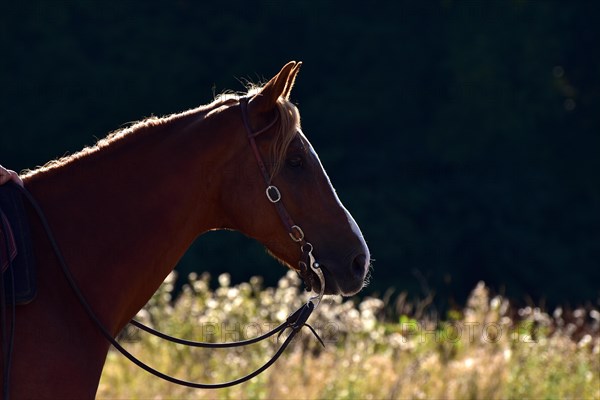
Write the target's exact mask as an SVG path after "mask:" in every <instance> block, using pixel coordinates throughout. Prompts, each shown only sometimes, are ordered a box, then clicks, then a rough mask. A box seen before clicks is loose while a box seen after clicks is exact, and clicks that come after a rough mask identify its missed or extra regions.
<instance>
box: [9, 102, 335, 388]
mask: <svg viewBox="0 0 600 400" xmlns="http://www.w3.org/2000/svg"><path fill="white" fill-rule="evenodd" d="M248 101H249V99H248V98H246V97H243V98H241V99H240V109H241V112H242V119H243V121H244V126H245V129H246V132H247V136H248V140H249V143H250V147H251V148H252V151H253V153H254V156H255V158H256V161H257V163H258V166H259V169H260V172H261V174H262V175H263V178H264V179H265V183H266V185H267V187H266V189H265V193H266V196H267V199H268V200H269V201H270V202H271V203H273V204H274V205H275V208H276V210H277V213H278V215H279V217H280V219H281V221H282V223H283V225H284V227H285V228H286V229H287V231H288V233H289V236H290V238H291V239H292V240H293V241H294V242H296V243H298V245H299V246H300V251H301V253H302V257H301V260H300V261H299V263H298V267H299V273H300V275H301V276H302V277H303V278H304V280H305V283H306V284H307V285H308V286H309V287H310V286H311V280H312V278H311V277H310V276H309V274H310V272H309V271H312V272H313V273H314V274H315V275H316V276H317V277H318V278H319V281H320V282H319V283H320V286H319V289H320V290H319V293H318V294H317V295H315V296H313V297H311V298H310V299H309V300H308V301H307V302H306V303H305V304H304V305H303V306H301V307H300V308H299V309H298V310H296V311H295V312H293V313H292V314H290V316H289V317H288V318H287V319H286V320H285V321H284V322H283V323H282V324H280V325H279V326H277V327H276V328H274V329H272V330H271V331H269V332H267V333H265V334H263V335H261V336H258V337H256V338H253V339H248V340H242V341H237V342H227V343H206V342H196V341H191V340H184V339H179V338H175V337H172V336H169V335H167V334H164V333H162V332H159V331H157V330H155V329H153V328H150V327H148V326H146V325H144V324H142V323H141V322H139V321H136V320H131V321H130V324H132V325H133V326H135V327H137V328H139V329H142V330H144V331H146V332H148V333H150V334H152V335H155V336H157V337H159V338H161V339H164V340H167V341H170V342H173V343H177V344H181V345H185V346H190V347H203V348H213V349H214V348H232V347H241V346H247V345H250V344H253V343H258V342H260V341H263V340H265V339H268V338H269V337H271V336H273V335H277V338H279V337H280V336H281V335H282V334H283V333H284V332H285V331H286V330H287V329H290V330H291V331H290V334H289V335H288V336H287V337H286V338H285V340H284V342H283V343H282V344H281V346H280V347H279V349H278V350H277V351H276V352H275V354H274V355H273V356H272V357H271V358H270V359H269V360H268V361H267V362H266V363H265V364H264V365H263V366H261V367H260V368H258V369H257V370H255V371H254V372H251V373H249V374H248V375H246V376H243V377H241V378H238V379H235V380H233V381H229V382H223V383H215V384H210V383H198V382H190V381H186V380H182V379H179V378H175V377H172V376H169V375H167V374H164V373H162V372H160V371H158V370H156V369H154V368H152V367H150V366H149V365H147V364H145V363H144V362H142V361H140V360H139V359H138V358H136V357H135V356H134V355H133V354H131V353H130V352H128V351H127V350H126V349H125V348H124V347H123V346H121V344H120V343H119V342H117V341H116V340H115V338H114V337H113V336H112V334H111V333H110V332H109V331H108V329H107V328H106V327H105V326H104V324H103V323H102V321H100V319H99V318H98V316H97V315H96V313H95V312H94V310H93V309H92V307H91V305H90V304H89V302H88V301H87V300H86V298H85V296H84V295H83V293H82V292H81V290H80V289H79V285H78V284H77V282H76V281H75V278H74V277H73V275H72V273H71V270H70V269H69V267H68V265H67V263H66V261H65V258H64V257H63V255H62V251H61V250H60V248H59V246H58V243H57V242H56V240H55V238H54V235H53V233H52V230H51V229H50V225H49V224H48V221H47V219H46V217H45V214H44V212H43V211H42V209H41V207H40V205H39V204H38V202H37V201H36V200H35V198H34V197H33V196H32V195H31V193H30V192H29V191H28V190H27V189H25V188H23V187H21V186H18V185H15V186H17V187H18V188H19V190H20V191H21V193H22V194H23V195H24V197H25V198H26V199H27V200H28V201H29V203H30V204H31V206H32V207H33V209H34V211H35V212H36V214H37V216H38V218H39V219H40V222H41V224H42V227H43V228H44V231H45V233H46V235H47V237H48V240H49V242H50V245H51V247H52V249H53V251H54V253H55V255H56V258H57V260H58V263H59V264H60V266H61V269H62V272H63V274H64V275H65V278H66V279H67V282H68V283H69V285H70V286H71V289H72V290H73V292H74V294H75V296H76V297H77V299H78V300H79V302H80V303H81V305H82V307H83V308H84V310H85V312H86V313H87V314H88V316H89V317H90V319H91V320H92V321H93V322H94V324H95V325H96V327H97V328H98V330H99V331H100V333H101V334H102V336H104V338H105V339H106V340H107V341H108V342H109V343H110V344H111V345H112V346H113V347H114V348H115V349H117V350H118V351H119V352H120V353H121V354H123V355H124V356H125V357H126V358H128V359H129V360H130V361H131V362H133V363H134V364H135V365H137V366H138V367H140V368H142V369H143V370H145V371H147V372H149V373H151V374H153V375H155V376H157V377H159V378H161V379H164V380H166V381H169V382H171V383H175V384H178V385H182V386H187V387H192V388H198V389H219V388H225V387H229V386H234V385H238V384H240V383H243V382H246V381H248V380H250V379H252V378H254V377H255V376H257V375H259V374H260V373H262V372H263V371H265V370H266V369H267V368H269V367H270V366H271V365H273V363H275V361H276V360H277V359H278V358H279V357H280V356H281V354H282V353H283V352H284V351H285V349H286V348H287V347H288V346H289V344H290V343H291V342H292V340H293V339H294V337H295V336H296V334H298V332H300V330H301V329H302V328H303V327H304V326H307V327H308V328H309V329H310V330H311V332H312V333H313V334H314V335H315V337H316V338H317V339H318V340H319V342H320V343H321V344H322V345H323V346H324V343H323V341H322V340H321V338H320V337H319V335H318V334H317V333H316V331H315V330H314V329H313V328H312V327H311V326H310V325H308V324H307V323H306V321H307V320H308V318H309V317H310V315H311V314H312V312H313V311H314V310H315V309H316V307H317V306H318V305H319V304H320V302H321V299H322V297H323V294H324V291H325V277H324V276H323V272H322V271H321V268H320V266H319V264H318V263H317V262H316V261H315V257H314V255H313V246H312V244H311V243H310V242H308V241H307V240H306V238H305V236H304V232H303V231H302V228H300V226H298V225H297V224H295V223H294V221H293V220H292V218H291V217H290V215H289V213H288V212H287V210H286V208H285V206H284V205H283V203H282V202H281V192H280V191H279V189H278V188H277V187H276V186H274V185H272V184H271V182H270V178H269V174H268V172H267V169H266V167H265V164H264V162H263V160H262V157H261V155H260V152H259V150H258V146H257V145H256V140H255V137H256V136H258V135H259V134H261V133H263V132H266V131H267V130H269V129H270V128H271V127H272V126H273V125H274V124H275V123H276V122H277V117H276V118H275V120H274V121H273V122H271V123H270V124H269V125H268V126H267V127H265V128H263V129H261V130H260V131H258V132H252V129H251V127H250V124H249V121H248ZM13 315H14V311H13ZM13 326H14V323H13ZM11 353H12V346H11V348H9V349H8V351H7V354H8V356H10V354H11ZM5 372H6V371H5ZM6 375H8V374H6ZM3 383H4V393H5V397H4V398H5V399H6V400H7V399H8V393H9V390H8V385H9V384H10V382H9V381H8V380H4V382H3Z"/></svg>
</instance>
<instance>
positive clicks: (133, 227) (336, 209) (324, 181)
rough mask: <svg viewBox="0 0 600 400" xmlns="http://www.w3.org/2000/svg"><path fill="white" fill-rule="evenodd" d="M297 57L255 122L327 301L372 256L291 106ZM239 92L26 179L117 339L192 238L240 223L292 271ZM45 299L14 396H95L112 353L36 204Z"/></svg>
mask: <svg viewBox="0 0 600 400" xmlns="http://www.w3.org/2000/svg"><path fill="white" fill-rule="evenodd" d="M299 67H300V63H296V62H290V63H288V64H287V65H285V66H284V67H283V69H282V70H281V71H280V72H279V73H278V74H277V75H276V76H275V77H274V78H272V79H271V80H270V81H269V82H268V83H267V84H265V85H264V86H262V87H257V88H253V89H251V90H250V91H249V92H248V93H247V94H246V95H245V98H248V99H249V100H248V103H247V110H246V111H245V112H247V124H248V125H249V128H250V129H252V131H253V132H256V137H255V140H256V145H257V150H258V152H259V154H261V155H262V157H263V158H264V159H265V161H266V162H265V164H266V165H267V168H268V171H269V180H272V182H273V183H272V184H273V185H276V186H277V187H278V189H279V192H280V193H281V196H282V200H281V201H282V203H283V204H284V205H285V208H286V209H287V211H288V212H289V215H290V216H291V217H292V218H293V219H294V222H295V223H297V224H298V225H299V226H301V227H302V230H303V232H304V235H306V237H307V238H308V239H309V240H310V242H311V243H312V245H313V246H314V252H315V254H316V256H317V257H318V259H319V263H320V264H321V266H322V271H323V272H324V276H325V282H326V283H325V292H326V293H327V294H341V295H352V294H354V293H357V292H358V291H359V290H360V289H361V288H362V287H363V285H364V280H365V276H366V274H367V270H368V267H369V260H370V256H369V250H368V249H367V246H366V244H365V241H364V239H363V236H362V234H361V232H360V230H359V228H358V226H357V224H356V223H355V221H354V219H353V218H352V216H351V215H350V214H349V212H348V211H347V210H346V209H345V208H344V206H343V205H342V203H341V202H340V200H339V199H338V197H337V195H336V193H335V191H334V189H333V188H332V186H331V183H330V181H329V178H328V177H327V175H326V173H325V171H324V170H323V167H322V165H321V163H320V161H319V158H318V157H317V154H316V153H315V151H314V149H313V148H312V146H311V145H310V143H309V141H308V140H307V138H306V137H305V136H304V134H303V133H302V131H301V129H300V120H299V114H298V110H297V108H296V107H295V106H294V105H293V104H292V103H291V102H290V101H289V94H290V91H291V89H292V87H293V85H294V81H295V78H296V75H297V73H298V70H299ZM241 99H242V97H241V96H237V95H223V96H220V97H219V98H217V99H216V100H215V101H214V102H213V103H211V104H208V105H206V106H202V107H199V108H196V109H192V110H188V111H185V112H183V113H180V114H175V115H171V116H168V117H165V118H150V119H147V120H145V121H142V122H139V123H136V124H134V125H132V126H131V127H128V128H125V129H123V130H121V131H118V132H115V133H113V134H111V135H109V136H108V137H107V138H105V139H102V140H100V141H99V142H98V143H97V144H96V145H94V146H93V147H90V148H86V149H84V150H82V151H80V152H78V153H76V154H74V155H72V156H68V157H64V158H62V159H59V160H55V161H52V162H50V163H48V164H47V165H45V166H43V167H41V168H39V169H37V170H34V171H31V172H29V173H27V174H26V175H25V176H24V182H25V187H26V188H27V189H28V190H29V191H30V192H31V193H32V194H33V196H34V197H35V198H36V199H37V201H38V202H39V204H40V205H41V208H42V209H43V210H44V212H45V214H46V217H47V220H48V221H49V224H50V226H51V228H52V231H53V232H54V236H55V238H56V241H57V242H58V244H59V246H60V248H61V250H62V253H63V256H64V258H65V260H66V263H67V264H68V266H69V268H70V270H71V272H72V275H73V276H74V278H75V280H76V282H77V285H78V286H79V288H80V290H81V292H82V293H83V294H84V296H85V298H86V299H87V301H88V303H89V304H90V306H91V308H92V309H93V310H94V312H95V313H96V315H97V316H98V318H99V319H100V320H101V321H102V323H103V324H104V326H105V327H106V328H107V329H108V330H109V331H110V332H112V334H113V335H117V334H118V333H119V332H120V331H121V329H122V328H123V327H124V326H125V325H126V324H127V323H128V322H129V321H130V320H131V318H132V317H133V316H134V315H135V314H136V313H137V312H138V310H140V308H141V307H142V306H143V305H144V304H145V303H146V302H147V301H148V300H149V299H150V297H151V296H152V294H153V293H154V292H155V291H156V289H157V288H158V287H159V285H160V284H161V282H162V281H163V280H164V278H165V277H166V276H167V275H168V273H169V272H170V271H171V270H172V269H173V268H174V266H175V265H176V263H177V261H178V260H179V259H180V257H181V256H182V255H183V254H184V253H185V251H186V249H187V248H188V247H189V246H190V244H191V243H192V242H193V241H194V239H195V238H196V237H197V236H199V235H201V234H203V233H204V232H207V231H210V230H214V229H232V230H237V231H240V232H242V233H243V234H245V235H247V236H249V237H251V238H254V239H256V240H258V241H259V242H261V243H262V244H264V245H265V247H266V248H267V249H268V251H269V252H270V253H271V254H273V256H274V257H276V258H278V259H279V260H281V261H282V262H283V263H284V264H286V265H287V266H289V267H291V268H294V269H297V268H298V261H299V259H300V257H301V250H300V248H299V246H298V245H297V244H296V243H294V241H292V240H290V236H289V234H288V232H287V231H286V228H285V226H284V224H282V222H281V219H280V217H279V216H278V213H277V212H276V209H275V207H274V206H273V204H272V203H271V202H270V201H269V199H267V198H266V196H265V181H264V179H263V174H261V171H259V168H258V167H257V162H256V159H255V155H254V154H253V153H254V152H253V150H252V149H251V146H249V143H248V137H247V133H246V127H245V124H244V120H243V116H242V112H241V111H242V110H241V105H240V104H241ZM28 213H29V214H30V215H29V219H30V221H31V229H32V237H33V246H34V249H35V256H36V259H37V264H38V271H37V275H38V282H37V286H38V295H37V298H36V299H35V300H34V301H33V302H32V303H30V304H28V305H25V306H19V307H17V310H16V326H15V336H14V353H13V364H12V371H11V382H10V392H11V397H12V398H16V399H22V398H50V399H58V398H65V399H66V398H73V399H74V398H77V399H83V398H94V396H95V394H96V390H97V386H98V382H99V379H100V375H101V372H102V367H103V365H104V361H105V358H106V355H107V352H108V349H109V344H108V342H107V341H106V340H105V339H104V338H103V337H102V336H101V334H100V332H99V331H98V328H97V327H96V326H95V325H94V324H93V323H92V322H91V320H90V318H89V317H88V315H87V314H86V313H85V311H84V309H83V307H82V306H81V304H80V303H79V301H78V300H77V298H76V296H75V295H74V293H73V290H72V289H71V288H70V286H69V285H68V283H67V281H66V279H65V276H64V275H63V272H62V271H61V268H60V266H59V262H58V261H57V257H56V255H55V254H54V252H53V250H52V247H51V245H50V242H49V239H48V238H47V236H46V234H45V233H44V231H43V229H42V226H41V224H40V220H39V219H38V218H37V216H36V215H35V214H34V213H33V211H32V210H31V208H28Z"/></svg>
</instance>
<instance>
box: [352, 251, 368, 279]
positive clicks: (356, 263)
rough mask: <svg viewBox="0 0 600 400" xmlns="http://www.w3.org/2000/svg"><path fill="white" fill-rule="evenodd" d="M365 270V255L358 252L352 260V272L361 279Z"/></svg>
mask: <svg viewBox="0 0 600 400" xmlns="http://www.w3.org/2000/svg"><path fill="white" fill-rule="evenodd" d="M366 271H367V256H365V255H364V254H359V255H357V256H356V257H354V260H352V273H354V276H356V277H357V278H360V279H363V278H364V277H365V273H366Z"/></svg>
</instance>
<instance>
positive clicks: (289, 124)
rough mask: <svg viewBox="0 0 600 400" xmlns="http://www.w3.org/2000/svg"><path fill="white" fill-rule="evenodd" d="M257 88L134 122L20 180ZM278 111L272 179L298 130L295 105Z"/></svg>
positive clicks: (250, 93) (281, 105)
mask: <svg viewBox="0 0 600 400" xmlns="http://www.w3.org/2000/svg"><path fill="white" fill-rule="evenodd" d="M260 89H261V86H255V85H252V86H251V87H249V89H248V92H247V93H235V92H223V93H221V94H219V95H217V96H215V99H214V101H213V102H211V103H209V104H207V105H204V106H200V107H196V108H192V109H190V110H187V111H183V112H180V113H175V114H171V115H168V116H165V117H160V118H159V117H156V116H151V117H148V118H146V119H143V120H140V121H134V122H132V123H130V124H127V126H125V127H123V128H121V129H118V130H116V131H114V132H111V133H109V134H108V135H107V136H106V137H104V138H102V139H99V140H98V141H97V142H96V143H95V144H94V145H92V146H86V147H84V148H83V149H81V150H79V151H78V152H76V153H73V154H70V155H65V156H62V157H59V158H57V159H54V160H51V161H49V162H47V163H46V164H44V165H42V166H39V167H36V168H35V169H33V170H25V171H23V172H22V177H23V178H24V179H29V178H33V177H35V176H37V175H40V174H44V173H50V172H52V171H55V170H57V169H59V168H61V167H63V166H66V165H68V164H71V163H73V162H75V161H77V160H79V159H82V158H85V157H88V156H93V155H96V154H98V153H99V152H100V151H102V150H103V149H106V148H109V147H110V148H112V147H115V146H122V145H124V144H125V143H127V142H129V141H131V140H134V138H136V137H138V136H139V135H141V134H143V133H144V132H147V131H148V130H150V129H153V128H156V127H160V126H164V125H165V124H166V123H168V122H170V121H173V120H174V119H176V118H179V117H183V116H187V115H191V114H196V113H201V114H203V115H207V114H208V113H210V112H211V111H213V110H216V109H218V108H220V107H222V106H225V105H228V103H231V102H233V101H234V100H235V101H236V102H237V101H239V99H240V98H241V97H244V96H253V95H255V94H257V93H258V92H259V91H260ZM277 111H278V114H279V115H278V117H279V121H278V123H277V124H275V128H276V129H277V131H276V132H275V135H274V140H273V143H272V144H271V149H270V158H271V163H272V170H271V177H274V176H275V175H276V174H277V173H278V172H279V171H280V170H281V167H282V166H283V164H284V162H285V157H286V152H287V149H288V147H289V145H290V143H291V142H292V140H293V139H294V137H295V136H296V132H297V131H298V130H299V129H300V113H299V112H298V109H297V108H296V106H294V104H292V103H291V102H290V101H289V100H288V99H284V98H279V100H278V102H277Z"/></svg>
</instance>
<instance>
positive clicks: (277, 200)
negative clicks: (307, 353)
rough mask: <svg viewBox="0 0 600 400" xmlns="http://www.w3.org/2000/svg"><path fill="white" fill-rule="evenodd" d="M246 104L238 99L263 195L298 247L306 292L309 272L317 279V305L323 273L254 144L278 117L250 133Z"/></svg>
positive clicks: (242, 99)
mask: <svg viewBox="0 0 600 400" xmlns="http://www.w3.org/2000/svg"><path fill="white" fill-rule="evenodd" d="M248 102H249V99H248V98H247V97H242V98H241V99H240V109H241V110H242V120H243V121H244V127H245V128H246V134H247V136H248V141H249V142H250V148H251V149H252V152H253V153H254V158H256V163H257V164H258V168H259V170H260V173H261V175H262V177H263V179H264V181H265V185H266V189H265V194H266V196H267V199H268V200H269V201H270V202H271V203H273V205H274V206H275V210H277V214H278V215H279V219H280V220H281V222H282V223H283V226H284V228H285V229H286V231H287V233H288V235H289V236H290V238H291V239H292V240H293V241H294V242H296V243H297V244H298V245H299V246H300V252H301V253H302V256H301V259H300V261H299V262H298V269H297V271H298V273H299V274H300V276H301V277H302V279H303V280H304V283H305V284H306V286H307V290H309V291H310V290H311V289H312V287H313V286H314V282H313V277H312V276H311V275H310V271H312V272H313V273H314V274H315V275H316V276H317V277H318V278H319V281H320V282H319V283H320V286H319V289H320V290H319V294H318V295H317V296H316V297H314V299H318V301H317V303H316V305H318V304H319V302H320V301H321V298H322V297H323V294H324V292H325V277H324V276H323V271H322V270H321V267H320V265H319V263H318V262H316V261H315V257H314V256H313V245H312V244H311V243H310V242H308V241H307V240H306V237H305V236H304V231H303V230H302V228H300V226H299V225H298V224H296V223H295V222H294V220H293V219H292V217H291V216H290V213H288V211H287V209H286V208H285V206H284V205H283V203H282V201H281V191H280V190H279V189H278V188H277V186H275V185H273V184H272V183H271V177H270V175H269V172H268V171H267V167H266V166H265V163H264V161H263V159H262V156H261V155H260V151H259V150H258V146H257V144H256V139H255V138H256V137H257V136H258V135H260V134H261V133H263V132H266V131H268V130H269V129H271V128H272V127H273V125H275V123H276V122H277V120H278V115H279V114H277V116H276V117H275V119H274V120H273V121H272V122H271V123H270V124H269V125H267V126H266V127H264V128H262V129H261V130H259V131H257V132H253V131H252V127H251V126H250V121H249V118H248Z"/></svg>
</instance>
